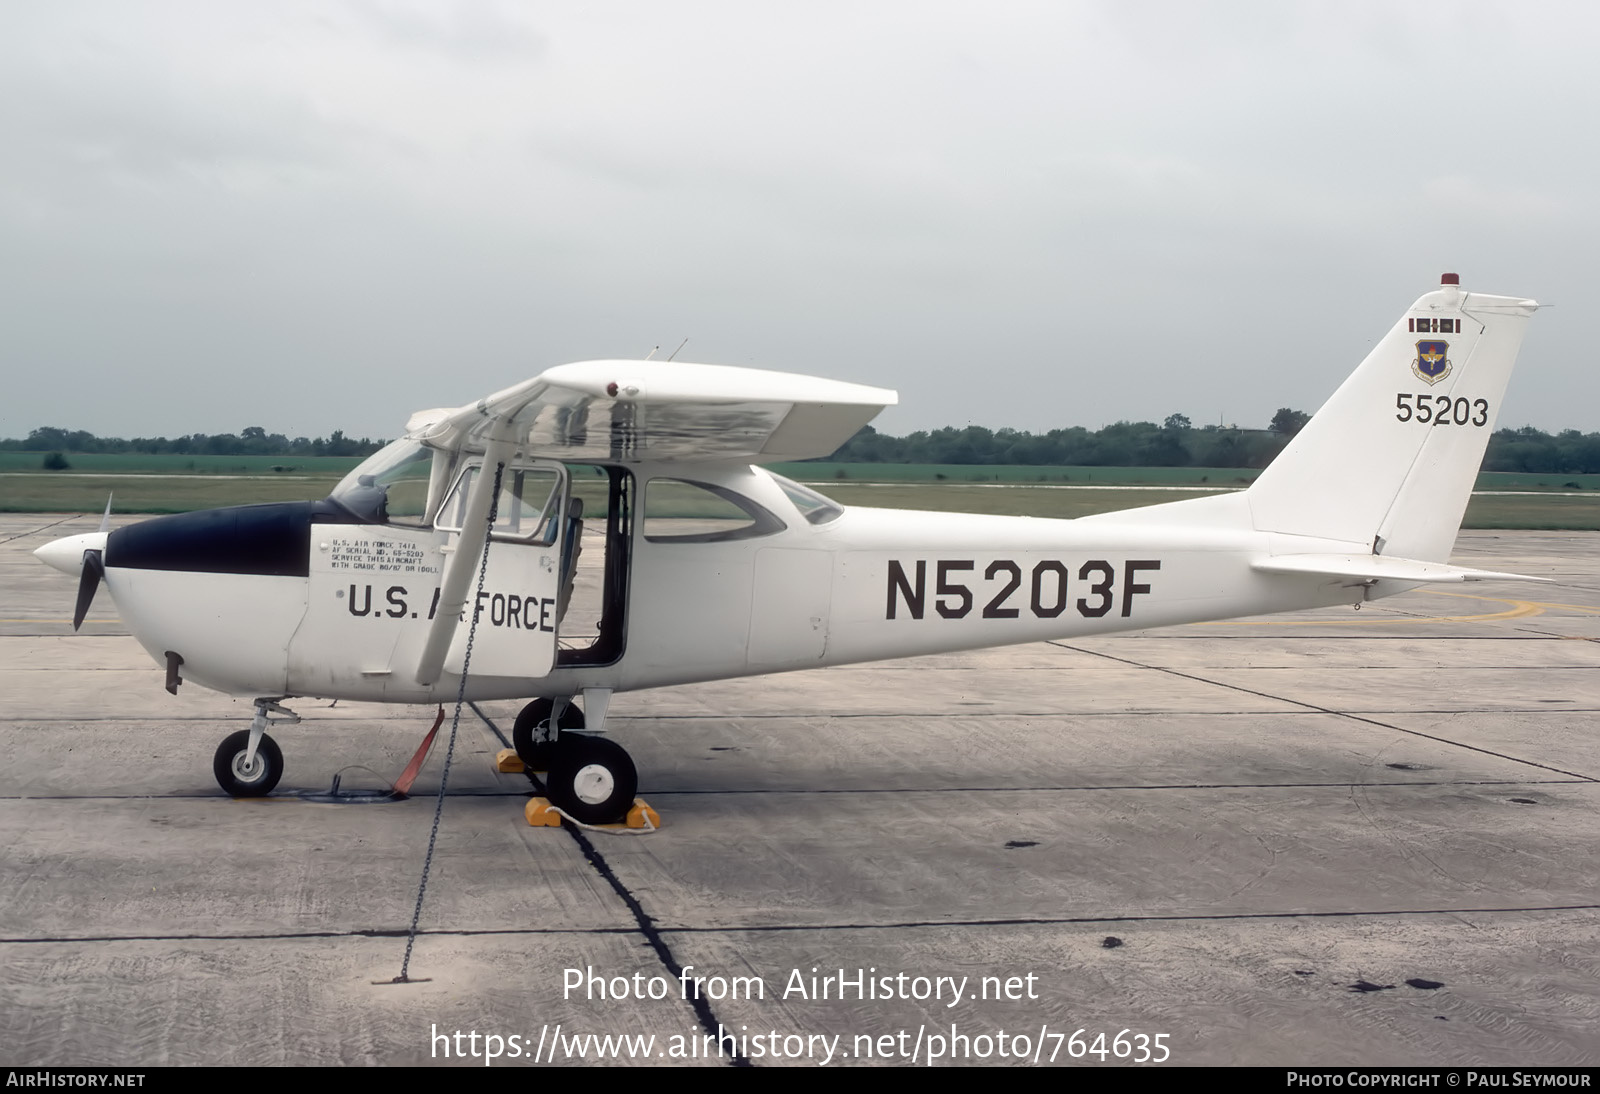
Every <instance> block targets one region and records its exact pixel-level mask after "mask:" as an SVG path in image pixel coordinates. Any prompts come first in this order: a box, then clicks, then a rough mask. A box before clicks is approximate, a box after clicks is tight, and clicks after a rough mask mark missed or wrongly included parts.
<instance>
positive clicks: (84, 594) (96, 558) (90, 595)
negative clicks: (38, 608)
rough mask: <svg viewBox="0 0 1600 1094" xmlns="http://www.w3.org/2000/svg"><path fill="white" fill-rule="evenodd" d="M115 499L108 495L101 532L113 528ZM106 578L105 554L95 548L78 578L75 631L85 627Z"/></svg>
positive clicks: (73, 618) (84, 554)
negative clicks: (103, 579)
mask: <svg viewBox="0 0 1600 1094" xmlns="http://www.w3.org/2000/svg"><path fill="white" fill-rule="evenodd" d="M114 497H116V495H115V494H114V493H113V494H107V495H106V511H105V512H104V513H102V514H101V516H100V531H101V532H107V531H109V530H110V528H111V499H112V498H114ZM105 576H106V558H105V552H104V551H101V550H98V549H95V548H90V549H89V550H87V551H85V552H83V567H82V570H81V571H80V573H79V576H78V605H77V607H76V608H74V609H73V612H72V629H73V630H77V629H78V628H79V627H82V626H83V620H84V617H85V616H87V615H88V614H89V605H90V604H93V603H94V594H95V590H97V589H99V588H100V581H101V579H102V578H104V577H105Z"/></svg>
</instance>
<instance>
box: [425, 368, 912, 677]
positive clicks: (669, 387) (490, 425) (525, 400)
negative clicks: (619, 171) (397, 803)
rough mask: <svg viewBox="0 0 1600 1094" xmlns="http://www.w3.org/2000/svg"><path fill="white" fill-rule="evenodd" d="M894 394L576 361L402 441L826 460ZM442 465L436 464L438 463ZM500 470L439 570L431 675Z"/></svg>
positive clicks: (436, 415)
mask: <svg viewBox="0 0 1600 1094" xmlns="http://www.w3.org/2000/svg"><path fill="white" fill-rule="evenodd" d="M898 400H899V396H898V395H897V394H896V393H895V392H893V391H888V390H885V389H883V388H876V387H864V386H862V385H860V384H847V383H841V382H840V381H837V380H823V379H818V378H817V377H814V376H798V375H795V374H793V373H787V372H766V371H763V370H760V369H750V368H735V367H731V366H727V365H693V364H687V363H674V362H661V363H659V364H658V363H655V362H651V361H582V362H579V363H577V364H571V365H559V366H557V367H556V368H552V369H547V370H545V371H544V372H542V373H540V374H539V375H538V376H535V377H534V378H533V379H531V380H526V381H524V382H522V383H520V384H516V385H514V386H512V387H508V388H506V389H505V390H504V391H499V392H496V393H495V394H493V395H490V396H488V397H487V398H484V399H480V400H478V401H477V402H476V403H471V404H469V405H467V406H464V407H460V408H459V409H456V410H427V411H422V412H420V413H418V414H413V415H412V416H411V420H410V421H409V422H408V423H407V425H406V432H407V436H408V437H410V438H412V439H413V440H418V441H421V442H422V443H424V444H426V445H428V446H429V447H432V448H437V449H442V450H444V451H454V452H461V453H482V454H483V462H484V467H485V469H487V468H489V467H492V466H494V465H495V464H497V463H506V462H509V461H510V460H511V458H512V456H513V455H514V453H516V452H517V451H519V450H520V451H521V452H523V453H524V454H526V455H530V456H543V457H548V458H551V459H563V460H583V459H602V460H614V461H618V462H623V463H639V462H644V461H651V462H663V463H670V462H689V461H693V462H696V463H713V462H721V461H728V462H732V461H735V460H744V461H748V462H750V463H765V462H778V461H780V460H800V459H807V458H810V457H814V456H829V455H832V454H833V452H834V451H835V450H836V449H837V448H838V447H839V446H840V445H842V444H844V442H845V441H848V440H849V439H850V438H851V437H853V436H854V435H855V433H856V431H857V430H859V429H860V428H861V427H862V426H864V425H866V424H867V423H868V422H869V421H871V420H872V419H873V418H874V417H876V416H877V414H878V412H879V411H880V410H882V409H883V408H884V407H886V406H892V405H894V404H895V403H896V402H897V401H898ZM441 466H442V465H441ZM494 482H495V477H494V476H491V475H489V474H483V475H480V476H478V479H477V481H476V482H475V483H474V484H473V486H472V489H471V491H470V492H469V494H468V497H467V504H466V511H465V514H464V516H463V528H462V532H461V537H460V540H459V542H458V543H457V545H456V549H455V551H454V552H453V553H452V556H451V558H450V561H449V562H448V563H447V564H446V566H445V571H444V575H443V578H442V581H441V583H440V590H439V602H438V607H439V611H438V614H437V615H436V616H435V617H434V619H433V622H432V623H431V624H430V625H429V628H428V638H427V641H426V642H425V644H424V646H423V650H422V654H421V657H420V659H419V662H418V666H417V680H418V682H419V683H423V684H432V683H434V682H435V681H437V680H438V678H439V674H440V672H441V670H442V669H443V666H444V660H445V654H446V652H447V650H448V649H449V646H450V642H451V640H452V638H453V637H454V635H455V631H456V626H457V622H458V618H459V613H460V612H461V610H462V609H463V607H464V606H465V603H466V594H467V586H468V583H469V582H470V580H471V576H472V574H473V573H474V572H475V571H476V569H477V561H478V559H479V557H480V556H481V555H482V552H483V549H484V543H485V541H486V540H487V538H488V529H487V527H486V525H485V519H486V517H487V516H488V513H489V502H490V497H491V494H492V492H493V487H492V484H493V483H494Z"/></svg>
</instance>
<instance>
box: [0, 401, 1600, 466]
mask: <svg viewBox="0 0 1600 1094" xmlns="http://www.w3.org/2000/svg"><path fill="white" fill-rule="evenodd" d="M1309 419H1310V415H1308V414H1306V413H1304V412H1303V411H1299V410H1292V409H1290V408H1288V407H1283V408H1280V409H1279V410H1278V412H1277V413H1276V414H1275V415H1273V418H1272V424H1271V425H1270V426H1269V427H1268V428H1266V429H1240V428H1239V427H1237V426H1219V425H1205V426H1199V427H1196V426H1194V425H1193V424H1192V423H1191V422H1190V421H1189V419H1188V418H1187V417H1185V416H1184V415H1182V414H1172V415H1169V416H1168V417H1167V418H1166V420H1165V421H1163V422H1162V423H1161V424H1159V425H1157V424H1156V423H1154V422H1113V423H1112V424H1111V425H1108V426H1105V427H1104V428H1102V429H1095V430H1090V429H1085V428H1084V427H1082V426H1072V427H1070V428H1066V429H1052V430H1049V431H1048V432H1045V433H1029V432H1027V431H1025V430H1019V429H993V430H991V429H987V428H985V427H983V426H979V425H969V426H965V427H962V428H957V427H955V426H946V427H944V428H943V429H935V430H931V431H928V430H919V431H917V432H915V433H910V434H907V435H906V436H904V437H891V436H889V435H888V434H886V433H879V432H878V431H877V430H876V429H874V428H872V427H871V426H870V425H869V426H863V427H862V429H861V431H860V432H859V433H857V434H856V435H855V436H854V437H852V438H851V439H850V440H849V441H847V442H846V443H845V444H844V446H843V447H842V448H840V449H839V450H838V451H837V452H835V453H834V454H833V456H832V457H831V459H832V460H833V461H834V462H838V463H940V464H1026V465H1031V466H1049V467H1222V468H1227V467H1253V468H1261V467H1265V466H1266V465H1267V464H1268V463H1270V462H1271V461H1272V458H1273V457H1274V456H1276V455H1277V454H1278V452H1279V451H1280V450H1281V449H1282V448H1283V446H1284V445H1286V444H1287V443H1288V442H1289V438H1291V437H1293V436H1294V435H1295V434H1296V433H1298V432H1299V431H1300V429H1301V427H1303V426H1304V425H1305V423H1306V422H1307V421H1308V420H1309ZM385 443H387V442H385V441H384V440H381V439H380V440H371V439H369V438H366V437H362V438H361V439H359V440H357V439H355V438H353V437H346V436H345V435H344V433H343V432H342V431H339V430H335V431H334V432H333V433H332V434H331V435H329V436H328V437H326V438H324V437H316V438H307V437H295V438H294V439H292V440H291V439H289V438H288V437H286V436H284V435H283V434H282V433H268V432H267V431H266V430H265V429H264V428H262V427H261V426H249V427H247V428H245V429H243V430H241V431H240V432H239V433H237V434H234V433H217V434H205V433H193V434H189V435H188V436H184V437H177V438H174V439H171V440H169V439H167V438H166V437H153V438H152V437H135V438H133V439H132V440H123V439H121V438H118V437H96V436H95V435H94V434H92V433H88V432H85V431H84V430H66V429H58V428H55V427H44V428H40V429H35V430H34V431H33V432H31V433H29V434H28V436H27V437H26V438H25V439H23V440H0V450H9V451H23V452H41V453H71V452H112V453H115V452H139V453H157V454H160V453H170V454H174V455H208V456H367V455H371V454H372V453H373V452H376V451H377V450H378V449H379V448H382V447H383V445H384V444H385ZM1483 469H1484V470H1485V471H1515V472H1522V473H1525V474H1541V475H1581V474H1596V473H1600V433H1581V432H1579V431H1578V430H1576V429H1567V430H1563V431H1561V432H1560V433H1556V434H1550V433H1546V432H1544V431H1543V430H1541V429H1536V428H1534V427H1533V426H1523V427H1522V428H1521V429H1498V430H1496V431H1495V432H1494V433H1493V434H1492V435H1491V436H1490V438H1489V450H1488V453H1487V454H1486V455H1485V457H1484V462H1483Z"/></svg>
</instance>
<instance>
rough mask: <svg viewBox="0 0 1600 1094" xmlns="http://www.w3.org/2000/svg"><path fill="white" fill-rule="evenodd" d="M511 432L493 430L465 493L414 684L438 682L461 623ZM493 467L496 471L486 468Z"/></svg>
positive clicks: (507, 458)
mask: <svg viewBox="0 0 1600 1094" xmlns="http://www.w3.org/2000/svg"><path fill="white" fill-rule="evenodd" d="M508 432H510V430H509V429H508V428H506V423H502V426H501V428H499V429H497V430H496V435H495V437H494V439H493V440H491V441H490V442H489V444H488V446H487V447H486V448H485V449H484V453H483V470H482V471H480V472H479V473H478V475H477V478H476V480H475V481H474V482H473V484H472V490H471V492H470V493H469V494H468V495H467V511H466V515H465V516H464V517H462V520H461V536H460V538H459V539H457V540H456V544H455V553H454V554H452V555H451V556H450V561H449V562H447V563H446V564H445V568H444V580H443V581H441V582H440V584H439V611H438V614H437V615H435V616H434V617H433V623H432V625H431V626H430V627H429V628H428V640H427V642H426V643H424V645H423V647H422V656H421V657H420V658H419V659H418V661H417V683H419V684H421V685H423V686H424V687H427V686H430V685H432V684H436V683H438V682H439V674H440V671H441V670H442V669H443V667H444V658H445V654H446V653H448V652H449V650H450V639H452V638H453V637H455V633H456V626H457V624H459V623H460V622H461V611H462V609H463V608H465V607H466V603H467V585H468V584H469V583H471V581H472V575H473V571H474V570H475V569H476V567H477V565H478V560H479V559H480V558H482V557H483V545H484V543H485V541H486V540H487V539H488V537H489V503H490V502H491V501H492V500H493V499H494V491H495V484H496V483H497V482H499V481H500V474H499V472H500V470H501V469H503V468H504V467H505V465H506V464H507V463H509V462H510V461H511V455H512V451H513V442H512V441H510V440H509V439H507V438H506V436H505V434H506V433H508ZM491 468H494V470H495V472H496V473H495V474H490V473H489V471H490V469H491Z"/></svg>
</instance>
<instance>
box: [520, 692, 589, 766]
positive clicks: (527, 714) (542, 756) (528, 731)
mask: <svg viewBox="0 0 1600 1094" xmlns="http://www.w3.org/2000/svg"><path fill="white" fill-rule="evenodd" d="M553 709H555V703H553V702H551V701H550V700H549V699H535V700H534V701H533V702H531V703H529V704H528V705H527V706H525V707H523V708H522V710H521V711H519V712H518V713H517V721H516V724H514V725H513V726H512V727H511V745H512V747H513V748H515V749H516V750H517V755H518V756H519V757H521V758H522V763H523V766H525V767H526V768H527V769H528V770H529V771H549V770H550V765H551V764H552V763H554V762H555V749H554V744H555V742H554V741H547V740H541V739H539V736H538V734H539V730H541V729H543V728H544V725H545V723H546V722H548V721H549V720H550V711H551V710H553ZM560 724H561V732H562V733H565V732H567V731H568V730H571V729H582V728H583V711H581V710H579V709H578V708H577V707H576V706H575V705H573V704H572V703H568V704H567V708H566V709H565V710H563V711H562V712H561V723H560ZM558 739H559V738H558Z"/></svg>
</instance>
